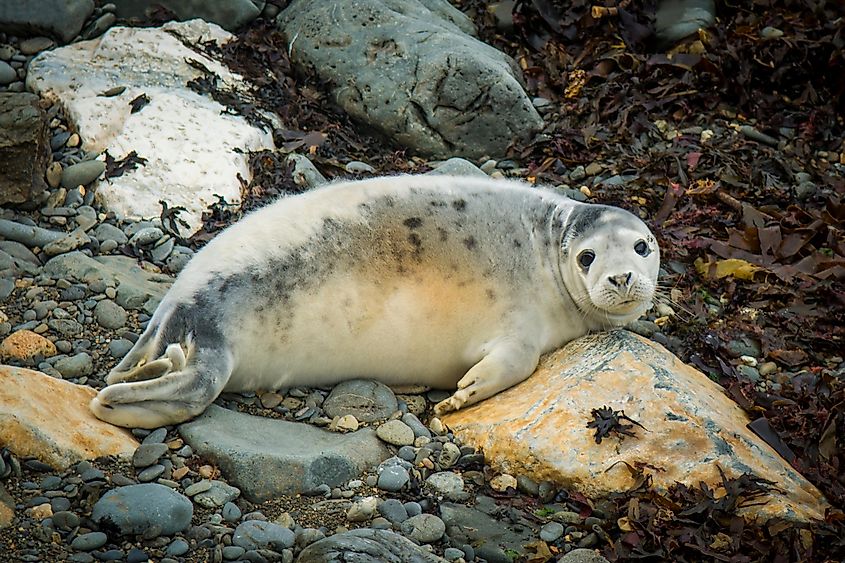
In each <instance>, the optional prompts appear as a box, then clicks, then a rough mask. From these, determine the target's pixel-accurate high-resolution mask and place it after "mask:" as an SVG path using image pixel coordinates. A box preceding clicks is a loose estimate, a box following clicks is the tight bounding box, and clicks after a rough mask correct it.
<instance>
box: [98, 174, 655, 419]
mask: <svg viewBox="0 0 845 563" xmlns="http://www.w3.org/2000/svg"><path fill="white" fill-rule="evenodd" d="M658 265H659V252H658V249H657V244H656V241H655V239H654V237H653V236H652V234H651V233H650V232H649V230H648V229H647V227H646V226H645V225H644V224H643V223H642V222H641V221H640V220H639V219H638V218H636V217H635V216H633V215H631V214H630V213H628V212H626V211H623V210H621V209H617V208H614V207H607V206H600V205H587V204H582V203H578V202H575V201H572V200H569V199H567V198H565V197H563V196H561V195H558V194H556V193H555V192H551V191H547V190H543V189H540V188H534V187H530V186H528V185H526V184H521V183H517V182H508V181H495V180H488V179H484V178H482V179H478V178H470V177H448V176H397V177H387V178H380V179H373V180H364V181H359V182H346V183H340V184H334V185H330V186H327V187H323V188H319V189H316V190H313V191H310V192H308V193H305V194H301V195H297V196H292V197H288V198H284V199H282V200H280V201H278V202H276V203H274V204H271V205H268V206H267V207H265V208H263V209H261V210H259V211H257V212H255V213H252V214H251V215H249V216H247V217H245V218H244V219H243V220H241V221H240V222H238V223H237V224H235V225H233V226H231V227H230V228H228V229H226V230H225V231H224V232H222V233H221V234H220V235H218V236H217V237H216V238H215V239H213V240H212V241H211V242H210V243H209V244H208V245H207V246H206V247H205V248H204V249H203V250H202V251H200V252H199V253H197V255H196V256H195V257H194V259H193V260H191V262H190V263H189V264H188V265H187V267H186V268H185V269H184V270H183V272H182V273H181V274H180V275H179V277H178V278H177V280H176V282H175V283H174V285H173V287H172V288H171V289H170V291H169V292H168V293H167V295H166V296H165V298H164V300H163V301H162V302H161V304H160V305H159V307H158V309H157V310H156V312H155V314H154V315H153V318H152V319H151V321H150V323H149V326H148V327H147V330H146V331H145V332H144V334H143V335H142V336H141V338H140V339H139V340H138V342H137V343H136V344H135V346H134V347H133V348H132V350H131V351H130V352H129V353H128V354H127V355H126V357H125V358H124V359H123V360H122V361H121V362H120V363H119V364H118V365H117V366H116V367H115V368H114V370H113V371H112V372H111V373H110V374H109V376H108V378H107V382H108V383H109V384H110V385H109V386H108V387H106V388H105V389H103V390H102V391H101V392H100V393H99V395H98V396H97V397H95V398H94V400H93V401H92V403H91V408H92V410H93V411H94V413H95V414H96V415H97V416H98V417H99V418H101V419H103V420H106V421H109V422H112V423H114V424H118V425H121V426H129V427H147V428H153V427H158V426H161V425H164V424H172V423H176V422H181V421H183V420H186V419H188V418H191V417H193V416H196V415H197V414H199V413H201V412H202V411H203V410H204V409H205V408H206V407H207V406H208V405H209V404H210V403H211V402H212V401H213V400H214V399H215V398H216V397H217V395H219V394H220V392H222V391H224V390H225V391H246V390H252V391H255V390H266V389H275V388H282V387H290V386H323V385H330V384H334V383H337V382H339V381H342V380H346V379H353V378H371V379H377V380H380V381H382V382H384V383H386V384H388V385H393V386H408V385H423V386H428V387H433V388H443V389H454V388H455V387H456V386H457V387H458V391H457V392H456V393H455V394H454V395H453V396H451V397H450V398H449V399H447V400H445V401H443V402H441V403H440V404H438V405H437V408H436V410H437V412H438V413H443V412H447V411H450V410H454V409H458V408H461V407H462V406H465V405H468V404H472V403H475V402H478V401H480V400H482V399H484V398H486V397H489V396H491V395H493V394H495V393H497V392H498V391H501V390H503V389H506V388H508V387H510V386H512V385H514V384H516V383H518V382H519V381H522V380H523V379H525V378H526V377H528V376H529V375H530V374H531V373H532V371H533V370H534V369H535V367H536V366H537V363H538V361H539V357H540V355H541V354H542V353H544V352H547V351H550V350H553V349H555V348H557V347H559V346H561V345H562V344H564V343H566V342H568V341H570V340H572V339H574V338H577V337H579V336H581V335H584V334H586V333H587V332H589V331H592V330H601V329H606V328H610V327H614V326H621V325H624V324H626V323H628V322H630V321H632V320H634V319H636V318H637V317H639V316H640V315H641V314H642V313H643V312H644V311H645V310H647V309H648V308H649V307H650V305H651V299H652V297H653V294H654V290H655V285H656V278H657V270H658Z"/></svg>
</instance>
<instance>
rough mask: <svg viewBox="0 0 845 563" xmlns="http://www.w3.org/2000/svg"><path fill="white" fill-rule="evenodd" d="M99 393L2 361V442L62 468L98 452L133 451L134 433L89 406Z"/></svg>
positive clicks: (120, 453) (16, 451) (119, 453)
mask: <svg viewBox="0 0 845 563" xmlns="http://www.w3.org/2000/svg"><path fill="white" fill-rule="evenodd" d="M95 394H96V391H95V390H94V389H92V388H91V387H87V386H84V385H75V384H73V383H69V382H67V381H63V380H61V379H56V378H53V377H50V376H49V375H45V374H43V373H41V372H37V371H33V370H28V369H22V368H16V367H10V366H0V446H3V447H7V448H9V449H10V450H11V451H12V452H13V453H14V454H15V455H17V456H19V457H26V456H34V457H36V458H38V459H40V460H41V461H43V462H44V463H48V464H50V465H52V466H53V467H56V468H61V469H63V468H66V467H68V466H70V465H72V464H74V463H76V462H78V461H81V460H83V459H93V458H96V457H99V456H107V455H117V456H125V457H129V456H131V455H132V452H134V451H135V448H137V447H138V442H137V441H136V440H135V438H133V437H132V434H131V433H130V432H129V431H128V430H126V429H123V428H118V427H116V426H112V425H111V424H108V423H105V422H103V421H101V420H99V419H97V418H95V417H94V415H93V414H91V411H90V410H89V409H88V403H89V402H90V401H91V398H92V397H93V396H94V395H95Z"/></svg>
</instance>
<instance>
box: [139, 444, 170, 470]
mask: <svg viewBox="0 0 845 563" xmlns="http://www.w3.org/2000/svg"><path fill="white" fill-rule="evenodd" d="M166 452H167V445H166V444H141V445H140V446H138V449H136V450H135V453H134V454H132V466H133V467H148V466H150V465H152V464H154V463H156V462H157V461H158V460H159V458H160V457H161V456H163V455H164V454H165V453H166Z"/></svg>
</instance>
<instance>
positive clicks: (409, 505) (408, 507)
mask: <svg viewBox="0 0 845 563" xmlns="http://www.w3.org/2000/svg"><path fill="white" fill-rule="evenodd" d="M402 506H404V507H405V511H406V512H407V513H408V516H417V515H419V514H422V506H420V503H418V502H417V501H414V500H409V501H408V502H406V503H404V504H403V505H402Z"/></svg>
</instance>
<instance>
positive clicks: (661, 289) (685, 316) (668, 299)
mask: <svg viewBox="0 0 845 563" xmlns="http://www.w3.org/2000/svg"><path fill="white" fill-rule="evenodd" d="M675 287H676V285H675V284H672V283H670V282H667V281H663V280H658V281H657V285H656V286H655V288H654V299H653V301H654V303H655V305H665V306H666V307H669V308H670V309H672V310H673V311H674V312H675V314H676V315H677V316H678V318H680V319H681V320H689V319H691V318H692V317H693V316H694V314H693V312H692V311H691V310H690V309H689V308H687V306H686V305H684V304H683V303H682V302H680V301H676V300H674V299H672V290H673V289H675Z"/></svg>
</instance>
